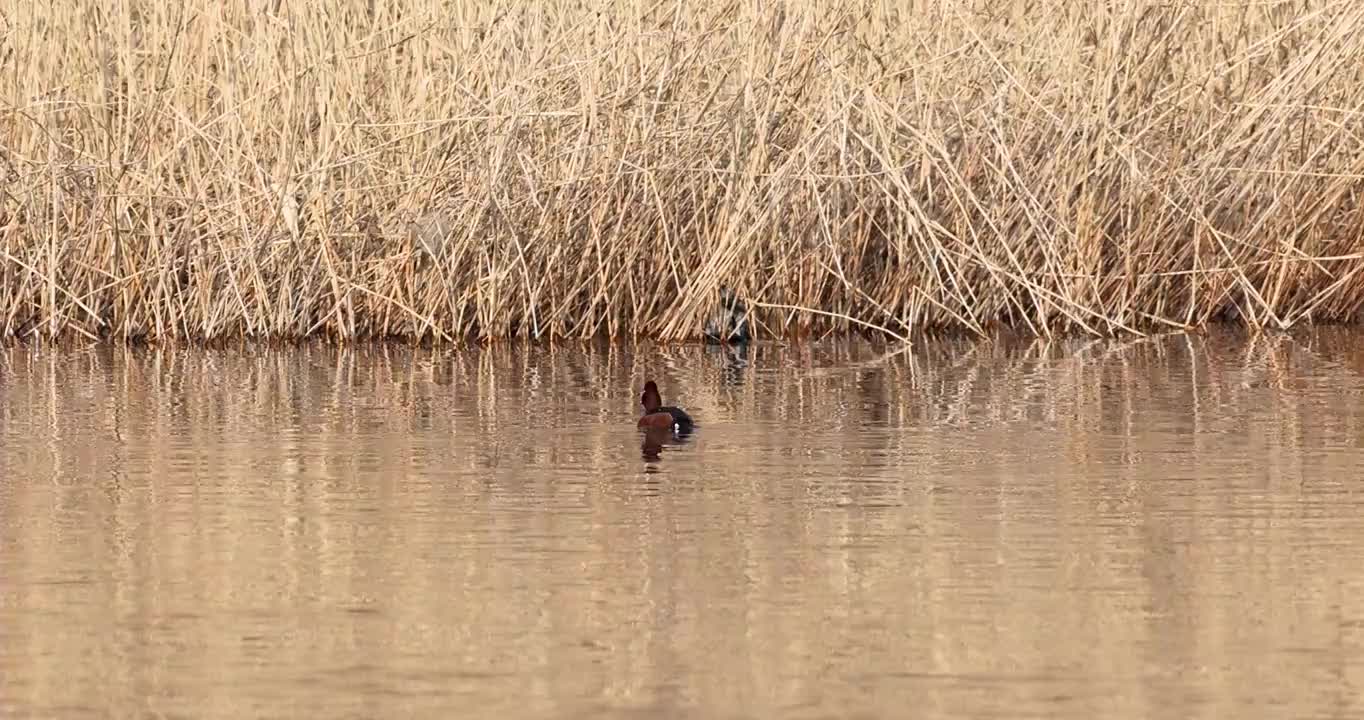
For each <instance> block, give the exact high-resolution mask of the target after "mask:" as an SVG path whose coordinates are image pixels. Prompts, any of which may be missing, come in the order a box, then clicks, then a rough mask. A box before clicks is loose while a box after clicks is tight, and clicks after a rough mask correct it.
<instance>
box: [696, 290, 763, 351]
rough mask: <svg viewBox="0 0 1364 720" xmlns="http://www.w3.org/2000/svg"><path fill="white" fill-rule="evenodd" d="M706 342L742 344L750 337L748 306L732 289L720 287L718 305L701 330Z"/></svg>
mask: <svg viewBox="0 0 1364 720" xmlns="http://www.w3.org/2000/svg"><path fill="white" fill-rule="evenodd" d="M702 334H703V335H705V337H706V342H708V343H719V344H722V345H743V344H745V343H747V342H748V341H749V339H750V338H751V337H752V334H751V332H750V328H749V322H748V306H747V305H744V302H743V301H742V300H740V299H739V296H738V295H736V294H735V293H734V291H733V290H731V289H729V288H727V287H722V288H720V307H718V308H716V309H715V312H713V313H711V315H710V317H709V318H707V320H706V327H705V329H704V330H703V331H702Z"/></svg>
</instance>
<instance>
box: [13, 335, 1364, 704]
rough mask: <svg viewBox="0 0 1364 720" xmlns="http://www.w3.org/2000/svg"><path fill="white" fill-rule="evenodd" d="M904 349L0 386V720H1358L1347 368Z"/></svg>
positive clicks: (1341, 340)
mask: <svg viewBox="0 0 1364 720" xmlns="http://www.w3.org/2000/svg"><path fill="white" fill-rule="evenodd" d="M888 351H889V348H886V347H882V346H879V345H873V344H867V343H843V342H840V343H835V342H829V343H814V344H799V345H798V344H791V345H786V344H779V343H773V344H765V345H759V346H755V347H754V348H753V349H752V350H751V351H750V352H749V353H748V354H747V356H746V357H742V358H740V357H736V356H734V355H732V354H729V353H725V352H723V351H720V350H716V349H707V348H702V347H659V346H652V345H640V346H606V345H577V344H572V345H557V346H553V347H550V346H539V347H536V346H523V345H511V346H506V345H504V346H498V347H492V348H488V349H482V350H480V349H474V348H470V349H460V350H453V349H440V350H424V349H409V348H405V347H394V346H366V347H359V348H339V347H332V346H326V345H313V346H306V347H302V348H296V349H265V348H255V349H238V350H204V349H178V350H173V349H145V350H138V351H129V350H120V349H110V348H96V349H89V350H74V351H72V350H68V351H49V350H38V349H33V348H14V349H9V350H5V351H0V352H3V354H2V355H0V362H3V366H2V367H0V443H3V445H2V446H0V549H2V550H3V553H2V554H0V678H3V682H0V713H2V714H3V715H4V716H5V717H62V718H67V717H71V718H79V717H113V716H118V717H153V716H155V717H166V718H189V717H194V718H244V717H318V718H321V717H519V718H579V717H581V718H603V717H604V718H611V717H621V718H644V717H649V718H654V717H659V718H682V717H694V718H775V717H782V718H823V717H857V718H872V717H876V718H890V717H897V718H898V717H921V718H949V717H951V718H963V717H965V718H985V717H1010V718H1018V717H1047V718H1092V717H1132V718H1197V717H1207V718H1213V717H1216V718H1223V717H1323V718H1338V717H1360V716H1362V715H1364V697H1361V687H1364V560H1362V559H1364V491H1361V488H1360V482H1361V478H1362V477H1364V473H1361V470H1364V454H1361V443H1364V333H1352V332H1349V331H1342V330H1322V331H1316V332H1312V333H1307V334H1301V335H1296V336H1293V337H1287V336H1261V337H1256V338H1247V337H1241V336H1237V335H1235V334H1232V333H1214V334H1210V335H1196V336H1195V335H1190V336H1185V335H1171V336H1165V337H1160V338H1154V339H1146V340H1126V341H1064V342H1062V341H1053V342H1032V341H1005V340H993V341H974V340H973V341H940V342H925V343H921V344H919V345H917V346H916V347H915V348H914V349H913V350H912V351H910V352H907V353H901V354H896V355H891V356H889V357H886V353H887V352H888ZM647 378H654V379H657V380H658V381H659V384H660V386H661V388H662V390H663V394H664V398H665V401H667V402H669V403H673V402H676V403H678V404H681V405H684V406H685V407H687V408H688V409H689V410H690V411H692V413H693V415H694V416H695V417H696V419H697V421H698V422H699V423H700V428H699V429H698V430H697V432H696V433H695V434H694V435H693V436H692V437H691V438H689V439H688V441H687V442H686V443H684V444H679V445H672V444H670V445H668V446H665V447H663V448H662V449H661V452H658V453H656V454H655V453H653V452H645V448H643V447H642V443H641V436H640V434H639V433H638V431H636V430H635V427H634V423H635V419H636V417H637V416H638V408H637V397H638V393H639V388H640V386H641V385H642V384H643V382H644V380H645V379H647ZM655 455H656V456H655Z"/></svg>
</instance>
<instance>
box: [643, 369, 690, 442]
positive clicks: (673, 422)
mask: <svg viewBox="0 0 1364 720" xmlns="http://www.w3.org/2000/svg"><path fill="white" fill-rule="evenodd" d="M639 402H640V404H641V405H643V406H644V417H641V418H640V419H639V427H642V428H668V429H671V430H672V431H673V432H675V433H677V434H678V435H685V434H687V433H689V432H691V431H692V428H694V427H696V423H694V422H692V419H691V416H690V415H688V414H687V413H686V411H685V410H683V409H682V408H677V407H672V406H671V405H664V404H663V396H661V395H659V394H658V386H657V385H655V384H654V381H653V380H650V381H649V382H646V383H644V394H643V395H641V396H640V398H639Z"/></svg>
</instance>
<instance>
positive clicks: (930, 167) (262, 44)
mask: <svg viewBox="0 0 1364 720" xmlns="http://www.w3.org/2000/svg"><path fill="white" fill-rule="evenodd" d="M1015 5H1017V6H1018V7H1017V8H1016V9H1017V12H1013V11H1008V12H1002V13H997V14H984V13H976V12H968V11H966V10H963V9H962V8H960V7H959V6H958V4H955V3H948V2H929V3H927V5H926V6H925V5H923V4H920V5H919V6H917V7H911V4H910V3H904V2H891V3H882V2H876V3H873V2H866V3H860V2H855V3H853V5H852V6H849V5H847V4H846V3H844V4H834V5H826V4H822V3H739V4H737V5H735V4H724V3H662V4H655V5H650V6H636V5H630V4H616V5H611V6H609V7H608V8H606V9H604V10H603V9H601V8H598V7H595V6H593V5H592V4H586V5H584V4H582V3H572V2H562V1H556V2H548V3H525V4H520V5H517V6H516V7H514V8H510V9H503V10H501V11H499V12H497V13H493V12H492V11H490V10H488V6H487V5H486V4H484V3H476V2H456V3H454V5H453V7H452V6H450V4H449V3H437V2H429V1H425V0H413V1H412V2H407V3H377V4H376V3H369V4H365V3H355V2H351V3H342V4H340V5H339V6H338V5H327V6H325V7H324V6H322V5H318V4H309V3H283V4H280V3H275V4H274V5H272V6H270V7H268V8H266V9H264V10H261V11H260V12H256V11H255V10H253V9H251V8H252V7H254V6H249V5H243V4H226V5H220V6H213V7H212V8H210V9H208V10H206V11H204V12H198V11H195V12H189V11H186V10H184V9H183V8H182V7H181V6H179V5H176V4H173V3H172V4H165V3H153V2H131V3H121V4H116V5H115V6H111V7H110V9H109V12H108V13H95V14H91V13H90V12H87V10H88V8H87V7H86V5H85V4H81V3H76V2H73V0H57V2H54V3H26V4H22V5H21V6H16V7H17V10H16V13H15V14H13V15H12V16H11V17H9V18H8V21H9V22H10V23H11V28H10V30H9V37H11V38H23V39H24V40H23V43H22V48H21V49H20V51H19V54H18V57H19V60H18V61H19V62H22V64H23V71H22V72H10V73H8V74H6V76H5V77H6V78H7V79H6V80H5V82H4V83H0V101H3V103H4V104H5V105H6V106H7V107H8V108H10V109H9V110H8V111H7V112H6V113H5V114H3V115H0V173H4V175H5V176H6V189H5V191H4V193H3V196H0V331H2V332H3V334H4V335H6V336H12V335H16V334H17V335H20V336H31V335H35V334H39V335H41V334H48V335H61V334H73V333H75V334H85V335H90V336H112V337H118V338H141V337H156V338H171V337H178V338H204V337H240V336H256V337H261V336H277V337H298V336H303V335H306V334H309V333H325V334H328V335H334V336H343V337H354V336H391V335H402V336H424V337H441V336H452V337H458V336H465V335H479V336H508V335H519V336H543V335H555V336H561V337H584V336H591V335H599V334H605V335H613V336H620V335H630V334H651V335H657V336H662V337H667V338H678V337H687V336H695V335H697V334H698V333H699V332H700V330H701V326H702V319H703V318H704V316H705V314H706V313H707V312H709V311H710V310H711V309H713V305H714V302H715V298H716V289H717V288H718V287H719V286H721V285H731V286H734V287H737V288H738V289H739V290H740V291H741V293H742V294H743V295H744V296H745V297H747V298H750V299H751V300H753V301H754V303H755V305H754V307H755V314H756V318H757V320H758V321H759V322H758V323H757V329H758V332H759V333H760V334H763V333H766V334H786V333H799V332H807V331H822V330H827V329H834V330H839V329H856V328H857V327H858V326H857V323H855V322H853V321H851V320H849V319H848V318H857V319H859V320H860V321H862V322H869V323H873V324H876V325H878V326H880V327H884V328H887V329H890V330H893V331H896V332H903V331H904V329H905V328H932V327H961V328H968V329H976V328H981V327H985V326H989V325H997V324H1004V325H1010V326H1014V327H1018V328H1021V329H1024V330H1028V331H1036V332H1039V333H1044V334H1045V333H1050V332H1053V331H1059V330H1065V329H1081V330H1088V331H1093V332H1096V333H1108V332H1111V331H1115V330H1120V329H1122V328H1138V327H1162V326H1189V325H1195V326H1196V325H1200V324H1203V323H1205V322H1207V321H1209V320H1213V319H1217V318H1225V317H1232V318H1239V319H1240V320H1241V321H1244V322H1245V323H1248V324H1251V325H1257V326H1270V327H1274V326H1279V325H1283V324H1291V323H1295V322H1298V321H1302V320H1305V319H1315V320H1342V319H1349V318H1351V317H1352V316H1353V314H1354V313H1355V310H1356V308H1357V307H1358V306H1359V305H1360V303H1361V302H1364V281H1361V280H1360V275H1359V273H1360V270H1361V268H1364V255H1362V254H1361V253H1360V250H1359V248H1360V246H1361V241H1364V236H1361V228H1364V215H1361V207H1360V204H1359V202H1358V187H1359V181H1360V178H1361V176H1362V173H1364V164H1362V163H1364V160H1361V158H1364V153H1361V151H1360V145H1359V141H1358V137H1357V133H1356V132H1355V129H1354V128H1355V127H1357V123H1356V122H1355V120H1356V119H1357V115H1358V111H1357V108H1358V107H1360V106H1361V104H1362V103H1364V77H1362V76H1361V69H1362V68H1364V66H1361V65H1360V63H1358V62H1357V58H1358V56H1359V54H1360V52H1364V46H1362V45H1361V42H1360V41H1359V40H1357V38H1364V12H1361V10H1360V6H1358V5H1357V4H1353V3H1341V2H1329V1H1327V0H1308V1H1307V2H1305V3H1296V4H1287V5H1286V4H1282V3H1279V4H1274V3H1269V4H1266V3H1252V2H1246V3H1232V4H1231V5H1227V4H1225V3H1224V4H1220V5H1215V6H1205V5H1203V4H1199V3H1192V4H1190V3H1169V4H1163V5H1151V4H1119V5H1116V6H1114V5H1105V4H1102V3H1099V4H1094V3H1077V4H1075V6H1074V8H1073V11H1072V12H1032V11H1027V10H1025V9H1024V8H1023V6H1022V4H1020V3H1015ZM1041 39H1045V41H1040V40H1041ZM10 62H11V63H13V62H15V60H14V59H13V56H11V60H10ZM0 63H3V60H0ZM791 307H796V308H807V309H815V310H819V311H821V313H827V314H818V313H810V312H803V311H800V310H791V309H789V308H791Z"/></svg>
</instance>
